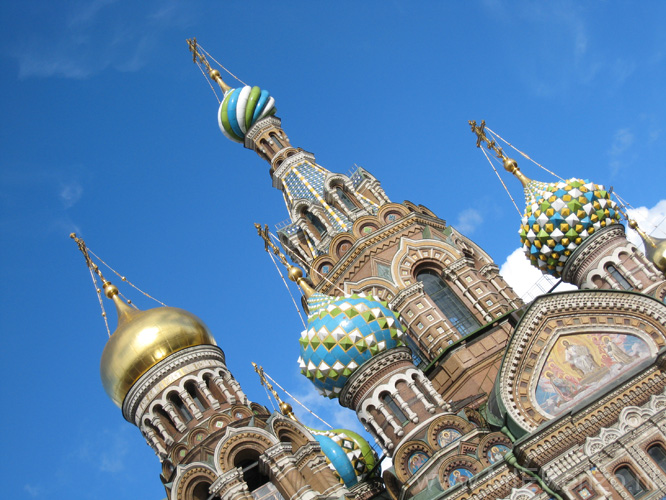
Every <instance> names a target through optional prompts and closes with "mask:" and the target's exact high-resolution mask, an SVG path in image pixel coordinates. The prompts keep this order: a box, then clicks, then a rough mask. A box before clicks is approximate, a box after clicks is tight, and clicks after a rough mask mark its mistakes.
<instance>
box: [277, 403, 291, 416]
mask: <svg viewBox="0 0 666 500" xmlns="http://www.w3.org/2000/svg"><path fill="white" fill-rule="evenodd" d="M280 411H281V412H282V413H283V414H284V415H289V414H290V413H291V412H292V411H293V408H292V407H291V405H290V404H289V403H285V402H284V401H283V402H282V403H280Z"/></svg>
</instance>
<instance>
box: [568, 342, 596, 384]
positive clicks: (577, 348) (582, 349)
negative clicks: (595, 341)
mask: <svg viewBox="0 0 666 500" xmlns="http://www.w3.org/2000/svg"><path fill="white" fill-rule="evenodd" d="M562 345H563V346H564V356H565V358H564V359H565V360H566V361H567V363H569V364H570V365H571V367H572V368H573V369H574V370H575V371H576V372H577V373H579V374H580V375H581V376H582V377H585V376H586V375H590V374H591V373H593V372H594V371H596V370H598V369H599V365H598V364H597V362H596V361H594V358H593V357H592V353H590V350H589V349H588V348H587V347H586V346H584V345H582V344H572V343H570V342H569V341H568V340H563V341H562Z"/></svg>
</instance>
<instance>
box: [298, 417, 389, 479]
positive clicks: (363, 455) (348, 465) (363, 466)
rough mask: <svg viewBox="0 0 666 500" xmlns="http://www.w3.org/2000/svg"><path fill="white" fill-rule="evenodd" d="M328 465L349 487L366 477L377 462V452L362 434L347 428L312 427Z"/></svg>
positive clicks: (311, 430)
mask: <svg viewBox="0 0 666 500" xmlns="http://www.w3.org/2000/svg"><path fill="white" fill-rule="evenodd" d="M310 432H312V434H313V436H314V438H315V439H316V440H317V442H318V443H319V445H320V446H321V451H322V452H323V453H324V456H325V457H326V462H327V463H328V466H329V467H330V468H331V469H332V470H333V471H334V472H335V473H336V474H337V475H338V476H339V477H340V481H341V482H342V483H344V485H345V486H346V487H347V488H350V487H352V486H354V485H355V484H356V483H358V482H359V481H362V480H363V479H365V478H366V477H367V476H368V474H369V473H370V471H372V469H373V468H374V467H375V464H376V463H377V460H378V459H377V454H376V453H375V451H374V450H373V449H372V448H371V447H370V445H369V444H368V442H367V441H366V440H365V439H363V438H362V437H361V436H359V435H358V434H356V433H355V432H352V431H350V430H347V429H333V430H330V431H319V430H314V429H310Z"/></svg>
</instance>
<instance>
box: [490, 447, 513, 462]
mask: <svg viewBox="0 0 666 500" xmlns="http://www.w3.org/2000/svg"><path fill="white" fill-rule="evenodd" d="M507 451H509V447H508V446H505V445H503V444H496V445H495V446H493V447H492V448H490V449H489V450H488V453H487V456H488V462H490V463H491V464H494V463H495V462H497V461H498V460H501V459H502V457H504V454H505V453H506V452H507Z"/></svg>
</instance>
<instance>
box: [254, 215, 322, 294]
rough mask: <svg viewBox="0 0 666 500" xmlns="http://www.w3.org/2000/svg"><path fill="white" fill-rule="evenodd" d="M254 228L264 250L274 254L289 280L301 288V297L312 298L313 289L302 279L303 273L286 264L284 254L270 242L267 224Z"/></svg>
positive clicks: (256, 225) (257, 225)
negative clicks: (262, 242) (262, 241)
mask: <svg viewBox="0 0 666 500" xmlns="http://www.w3.org/2000/svg"><path fill="white" fill-rule="evenodd" d="M254 227H255V228H257V234H259V237H261V239H262V240H264V249H265V250H266V251H267V252H269V253H271V252H272V253H274V254H275V255H276V256H277V258H278V259H279V260H280V262H281V263H282V265H283V266H285V267H286V268H287V271H288V273H289V274H288V275H289V279H290V280H291V281H293V282H294V283H296V284H297V285H298V286H299V287H301V290H302V291H303V295H305V298H310V297H312V296H313V295H314V294H315V293H316V292H315V291H314V289H313V288H312V287H311V286H310V285H309V284H308V282H307V280H306V279H305V278H304V277H303V271H301V269H299V268H298V267H296V266H292V265H291V264H289V262H287V258H286V257H285V256H284V254H283V253H282V252H281V251H280V249H279V248H278V247H277V246H276V245H275V243H273V242H272V241H271V237H270V232H269V231H268V224H264V228H263V229H262V228H261V224H257V223H255V224H254Z"/></svg>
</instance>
